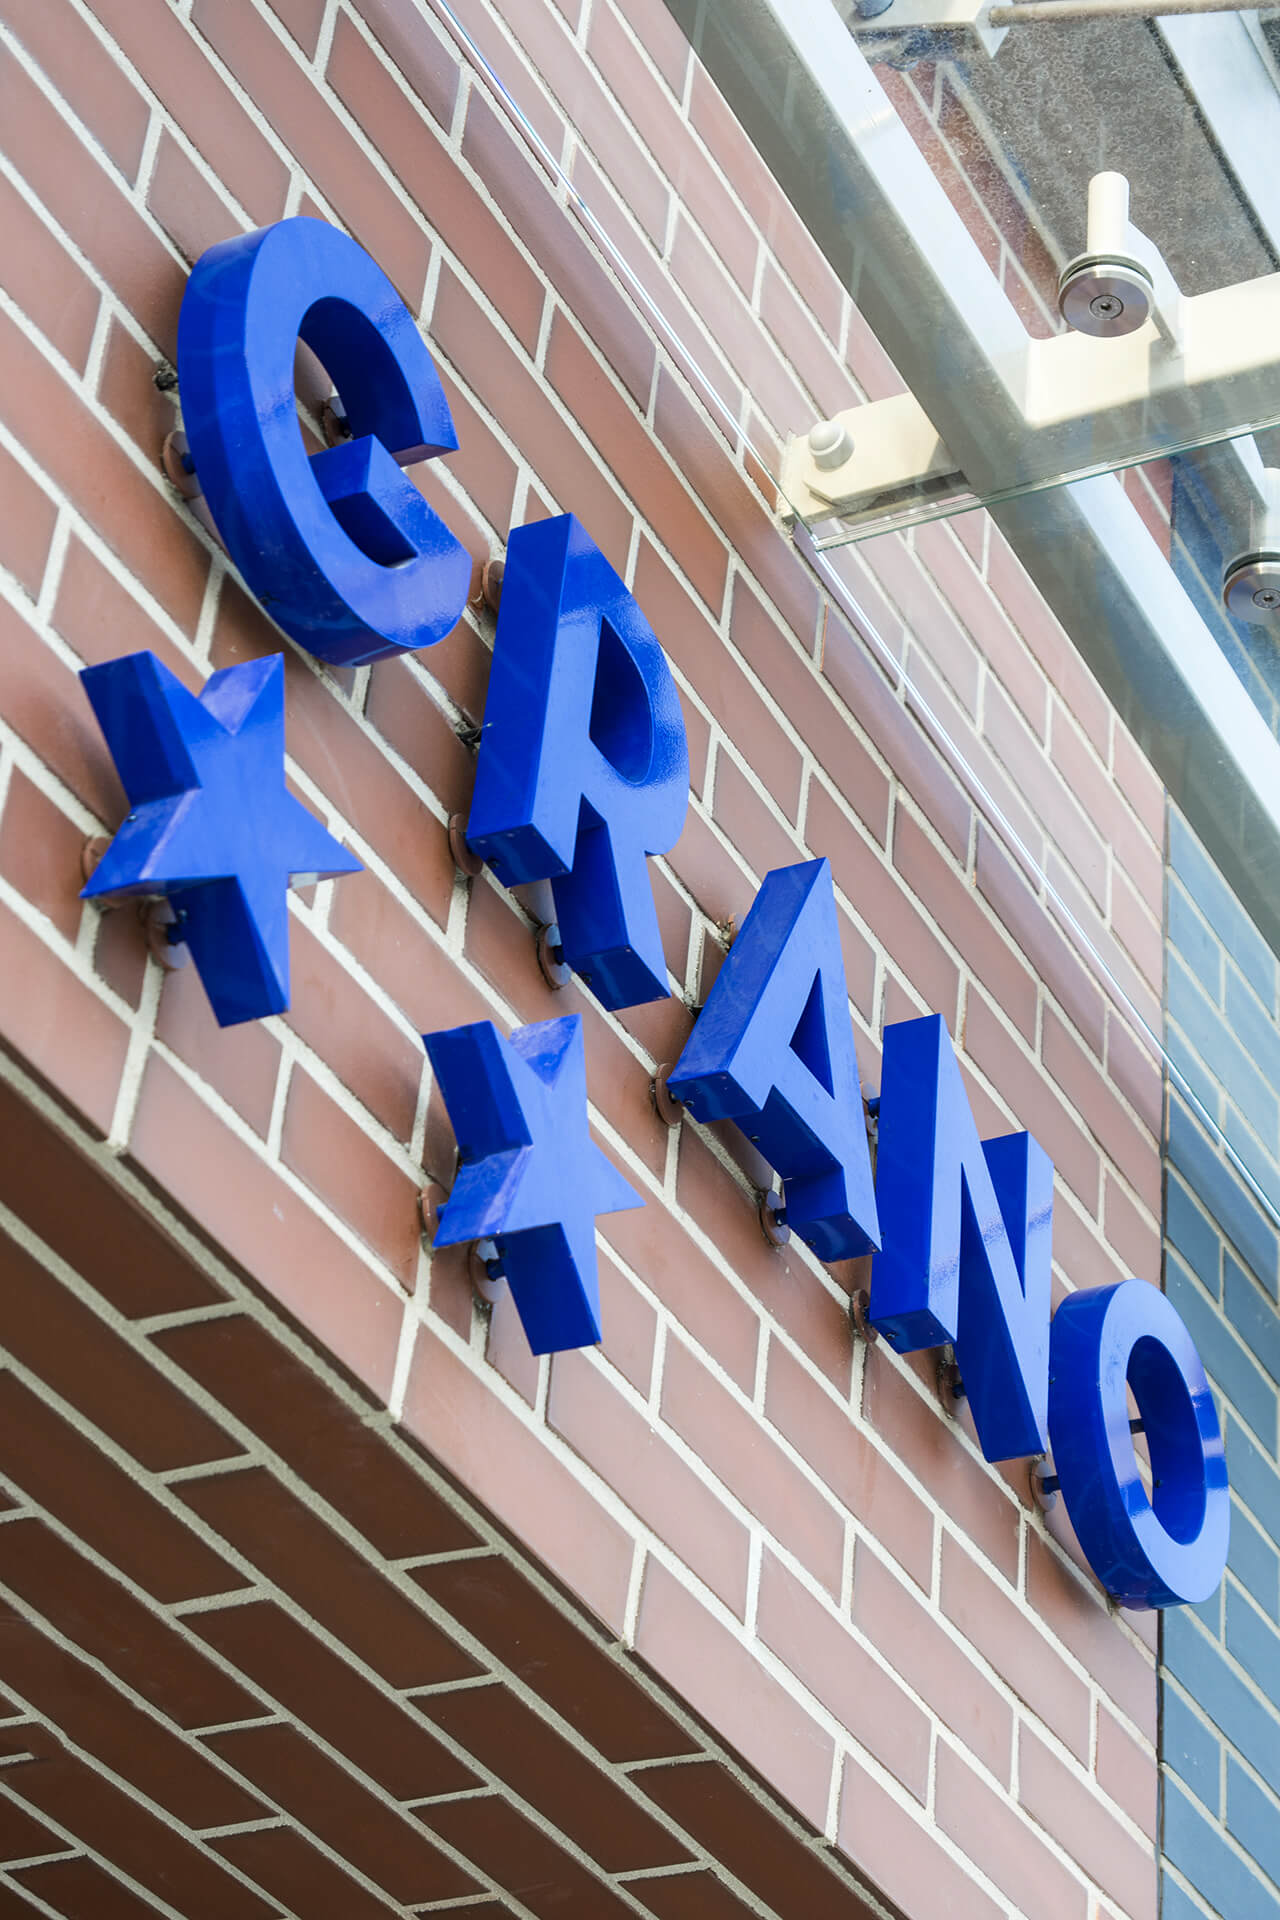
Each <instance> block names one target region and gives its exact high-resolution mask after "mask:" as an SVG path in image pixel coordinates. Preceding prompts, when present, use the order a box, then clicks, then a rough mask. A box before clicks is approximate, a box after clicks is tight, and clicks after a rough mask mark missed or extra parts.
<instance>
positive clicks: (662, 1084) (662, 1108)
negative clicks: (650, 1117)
mask: <svg viewBox="0 0 1280 1920" xmlns="http://www.w3.org/2000/svg"><path fill="white" fill-rule="evenodd" d="M671 1072H672V1066H671V1062H670V1061H669V1060H668V1061H664V1062H663V1064H662V1066H660V1067H659V1068H658V1071H657V1072H656V1073H655V1074H654V1076H653V1079H652V1080H651V1081H650V1082H649V1092H650V1094H651V1095H652V1098H653V1107H654V1112H655V1113H656V1114H657V1116H658V1118H659V1120H661V1122H662V1124H663V1126H664V1127H678V1126H679V1125H680V1122H681V1121H682V1120H683V1119H684V1101H683V1100H677V1099H676V1097H675V1095H674V1094H673V1093H671V1092H669V1091H668V1088H667V1075H668V1074H669V1073H671Z"/></svg>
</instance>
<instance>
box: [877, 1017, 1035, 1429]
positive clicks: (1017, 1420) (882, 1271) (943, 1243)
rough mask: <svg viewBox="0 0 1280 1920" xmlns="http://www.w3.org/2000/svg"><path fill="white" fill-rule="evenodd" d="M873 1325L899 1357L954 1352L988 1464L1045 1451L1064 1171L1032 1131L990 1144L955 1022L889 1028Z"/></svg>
mask: <svg viewBox="0 0 1280 1920" xmlns="http://www.w3.org/2000/svg"><path fill="white" fill-rule="evenodd" d="M876 1199H877V1201H878V1203H879V1207H880V1227H881V1235H882V1244H881V1251H880V1252H879V1253H878V1254H877V1255H876V1257H875V1260H874V1262H873V1264H872V1269H871V1314H870V1318H871V1320H872V1322H873V1324H874V1325H875V1326H876V1327H878V1328H879V1330H880V1332H881V1333H882V1334H883V1335H884V1336H885V1338H886V1339H887V1340H888V1341H889V1344H890V1345H891V1346H892V1347H894V1348H895V1349H896V1350H897V1351H898V1352H899V1353H913V1352H915V1351H916V1350H917V1349H918V1348H921V1347H936V1346H940V1345H943V1344H944V1343H945V1342H947V1341H951V1342H952V1343H954V1346H955V1350H956V1359H957V1361H958V1363H959V1367H960V1372H961V1374H962V1376H963V1378H964V1385H965V1391H966V1393H967V1394H968V1396H969V1402H970V1405H971V1406H972V1408H973V1418H974V1424H975V1425H976V1427H977V1429H978V1438H979V1440H980V1442H981V1444H982V1451H983V1453H984V1454H985V1455H986V1457H987V1459H988V1460H1012V1459H1017V1458H1020V1457H1021V1456H1023V1455H1026V1454H1033V1453H1042V1452H1043V1451H1044V1449H1045V1445H1046V1441H1047V1431H1048V1430H1047V1400H1048V1362H1049V1310H1050V1303H1051V1293H1050V1267H1051V1261H1052V1237H1053V1164H1052V1162H1051V1161H1050V1159H1049V1157H1048V1155H1047V1154H1046V1153H1045V1152H1044V1150H1043V1148H1041V1147H1040V1146H1039V1145H1037V1143H1036V1141H1035V1140H1033V1139H1032V1137H1031V1135H1030V1134H1029V1133H1015V1134H1007V1135H1005V1136H1004V1137H1003V1138H1001V1139H998V1140H986V1141H980V1140H979V1138H978V1130H977V1127H976V1126H975V1124H974V1119H973V1114H972V1112H971V1111H970V1108H969V1101H968V1097H967V1095H966V1093H965V1090H964V1082H963V1080H962V1079H961V1077H960V1068H959V1065H958V1064H957V1061H956V1056H955V1050H954V1048H953V1047H952V1044H951V1036H950V1035H949V1033H948V1032H947V1027H946V1022H945V1021H944V1020H942V1019H941V1018H940V1017H939V1016H938V1015H937V1014H930V1015H927V1016H926V1017H925V1018H924V1019H921V1020H902V1021H899V1022H897V1023H896V1024H895V1025H893V1026H890V1027H886V1028H885V1033H884V1062H883V1068H882V1080H881V1089H880V1136H879V1146H878V1151H877V1157H876Z"/></svg>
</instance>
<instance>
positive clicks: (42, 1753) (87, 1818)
mask: <svg viewBox="0 0 1280 1920" xmlns="http://www.w3.org/2000/svg"><path fill="white" fill-rule="evenodd" d="M41 1736H43V1737H41ZM34 1739H35V1740H36V1742H37V1745H38V1757H37V1759H36V1760H35V1761H34V1762H27V1763H25V1764H23V1765H19V1766H10V1767H6V1769H5V1784H6V1785H7V1786H8V1787H10V1788H11V1789H12V1790H13V1791H15V1792H16V1793H18V1794H20V1795H21V1796H22V1798H23V1799H25V1800H28V1801H30V1802H32V1803H33V1804H34V1805H35V1806H37V1807H39V1809H40V1811H41V1812H42V1813H44V1814H45V1815H46V1816H47V1817H48V1818H49V1819H51V1820H56V1821H57V1822H58V1823H59V1825H61V1826H64V1827H66V1828H67V1830H68V1831H69V1832H71V1833H74V1834H76V1835H77V1836H78V1837H79V1839H80V1840H81V1841H83V1843H84V1844H85V1845H86V1846H88V1847H91V1848H92V1849H93V1850H94V1852H95V1853H98V1854H100V1855H101V1856H102V1858H103V1859H104V1860H106V1861H108V1862H109V1863H110V1864H111V1865H113V1866H117V1867H119V1868H120V1870H121V1871H122V1872H123V1873H125V1874H127V1875H128V1876H129V1878H130V1879H132V1880H135V1881H136V1882H137V1883H138V1884H139V1885H140V1886H143V1887H145V1888H147V1889H148V1890H149V1891H151V1892H153V1893H155V1894H156V1895H157V1896H158V1897H159V1898H160V1900H162V1901H163V1902H165V1904H166V1905H168V1906H169V1907H170V1908H171V1909H172V1910H174V1911H176V1912H178V1913H181V1914H183V1915H184V1916H185V1920H228V1916H229V1915H232V1914H234V1915H235V1920H271V1915H272V1911H273V1909H272V1908H271V1907H270V1906H269V1905H268V1904H267V1902H266V1901H265V1900H262V1899H260V1898H259V1897H258V1895H257V1894H256V1893H255V1892H254V1891H253V1890H252V1888H250V1887H247V1886H246V1885H245V1884H244V1882H243V1881H239V1880H235V1879H233V1878H232V1877H231V1875H230V1874H228V1873H227V1872H226V1871H225V1869H224V1868H223V1867H222V1865H221V1864H220V1862H219V1861H218V1860H217V1859H216V1858H215V1857H214V1855H212V1854H211V1853H209V1852H208V1851H207V1850H206V1849H205V1848H203V1847H201V1846H198V1845H193V1844H192V1842H191V1841H190V1840H188V1839H187V1838H186V1836H185V1835H184V1834H182V1833H181V1832H180V1831H179V1830H178V1828H177V1827H176V1826H175V1825H174V1823H173V1822H172V1821H170V1820H163V1819H159V1818H157V1817H156V1816H155V1815H154V1814H151V1813H148V1812H147V1811H146V1810H145V1809H144V1808H143V1807H142V1806H140V1805H139V1803H138V1801H137V1800H136V1799H135V1798H133V1797H132V1795H130V1794H127V1793H124V1792H122V1790H121V1789H120V1788H119V1787H117V1786H115V1785H114V1784H113V1783H112V1782H111V1781H110V1780H108V1779H106V1778H105V1777H104V1776H103V1775H102V1774H101V1773H98V1772H96V1771H95V1770H94V1769H93V1768H92V1767H89V1766H87V1765H86V1764H85V1763H84V1762H83V1761H81V1760H79V1759H75V1758H73V1757H72V1756H71V1755H70V1754H67V1753H64V1752H63V1750H62V1749H61V1748H60V1747H59V1746H58V1745H57V1743H56V1742H55V1741H53V1740H51V1739H50V1738H49V1736H48V1735H47V1734H44V1733H43V1729H39V1730H38V1731H37V1733H36V1734H35V1736H34ZM33 1878H34V1876H33ZM50 1891H51V1892H52V1891H53V1889H52V1887H50ZM94 1891H95V1893H97V1892H99V1891H100V1889H94ZM98 1911H99V1909H98V1908H97V1907H96V1906H93V1907H90V1908H89V1909H87V1914H88V1913H97V1912H98ZM134 1911H135V1912H136V1911H137V1909H136V1906H135V1909H134ZM87 1914H86V1920H87ZM121 1920H124V1916H121ZM130 1920H132V1916H130Z"/></svg>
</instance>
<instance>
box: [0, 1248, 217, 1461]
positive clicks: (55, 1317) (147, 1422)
mask: <svg viewBox="0 0 1280 1920" xmlns="http://www.w3.org/2000/svg"><path fill="white" fill-rule="evenodd" d="M0 1264H2V1265H3V1270H4V1279H5V1284H4V1288H3V1295H2V1299H0V1341H2V1342H3V1345H4V1347H5V1349H6V1351H7V1352H8V1354H9V1355H10V1356H11V1357H13V1358H15V1359H17V1360H19V1361H21V1362H22V1363H23V1364H24V1365H25V1366H27V1367H29V1368H30V1369H31V1371H32V1372H34V1373H36V1374H38V1375H39V1377H40V1378H41V1379H42V1380H44V1381H45V1382H46V1384H47V1385H48V1386H50V1387H51V1388H52V1389H53V1390H54V1392H55V1393H57V1394H58V1395H59V1396H60V1397H61V1398H62V1399H64V1400H67V1401H69V1402H70V1403H71V1405H73V1406H75V1407H77V1408H78V1409H79V1411H80V1412H81V1413H82V1414H83V1415H84V1416H85V1417H86V1419H88V1420H89V1421H90V1422H92V1423H93V1424H94V1425H95V1426H96V1427H98V1428H99V1429H100V1430H101V1431H102V1432H103V1433H105V1434H107V1435H108V1436H109V1437H110V1438H111V1439H112V1440H114V1441H115V1442H116V1444H117V1445H118V1446H120V1447H122V1448H124V1450H125V1451H126V1452H127V1453H130V1454H132V1455H133V1457H134V1459H135V1460H137V1461H139V1462H140V1463H141V1465H142V1466H144V1467H146V1468H148V1469H150V1470H152V1471H155V1472H160V1471H163V1470H165V1469H168V1468H173V1467H189V1466H195V1465H199V1464H201V1463H204V1462H208V1461H211V1460H225V1459H228V1458H229V1457H230V1456H232V1455H233V1454H236V1453H238V1452H239V1451H240V1449H239V1447H238V1445H237V1444H236V1442H235V1441H234V1440H232V1439H231V1437H230V1435H229V1434H227V1433H226V1432H225V1431H224V1430H223V1429H222V1428H221V1427H220V1426H218V1425H217V1424H216V1423H215V1422H214V1421H213V1420H211V1419H210V1418H209V1417H208V1415H207V1414H205V1413H203V1412H201V1410H200V1409H199V1408H198V1407H196V1406H195V1405H193V1404H192V1402H190V1401H189V1400H187V1399H186V1397H185V1396H184V1395H183V1394H182V1393H181V1392H179V1390H178V1389H177V1388H176V1387H174V1386H173V1385H171V1384H170V1382H169V1381H168V1380H167V1379H166V1378H165V1377H164V1375H163V1374H161V1373H160V1372H159V1371H158V1370H157V1369H156V1368H155V1367H154V1366H152V1365H151V1364H150V1363H149V1362H148V1361H147V1360H146V1359H145V1358H144V1357H143V1356H142V1355H140V1354H138V1353H137V1352H135V1350H134V1349H133V1348H131V1347H129V1346H127V1345H126V1344H125V1343H124V1342H123V1341H122V1340H118V1339H116V1338H115V1337H114V1336H113V1334H112V1333H111V1331H110V1328H109V1326H108V1324H107V1323H106V1322H104V1321H103V1320H101V1319H100V1318H99V1317H98V1315H97V1314H96V1313H94V1312H93V1311H92V1310H91V1309H90V1308H89V1307H87V1306H85V1305H84V1304H83V1303H82V1302H81V1301H79V1300H77V1299H76V1297H75V1295H74V1294H72V1293H71V1292H69V1291H68V1290H67V1289H66V1288H65V1287H62V1286H60V1285H58V1284H57V1283H56V1282H55V1281H53V1280H52V1279H51V1278H50V1276H49V1274H48V1273H47V1272H46V1271H45V1269H44V1268H43V1267H42V1266H39V1265H38V1264H37V1263H36V1261H35V1260H34V1259H33V1258H32V1257H31V1255H30V1254H29V1253H27V1252H26V1251H25V1250H24V1249H23V1248H22V1247H20V1246H19V1245H18V1243H17V1242H16V1241H14V1240H12V1239H10V1238H9V1236H8V1235H7V1234H0Z"/></svg>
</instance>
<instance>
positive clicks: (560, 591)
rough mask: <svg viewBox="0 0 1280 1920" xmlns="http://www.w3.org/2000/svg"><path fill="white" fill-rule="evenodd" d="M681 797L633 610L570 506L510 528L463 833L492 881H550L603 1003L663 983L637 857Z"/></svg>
mask: <svg viewBox="0 0 1280 1920" xmlns="http://www.w3.org/2000/svg"><path fill="white" fill-rule="evenodd" d="M688 804H689V749H688V743H687V741H686V738H685V730H684V716H683V714H682V713H681V711H680V700H679V696H678V695H677V693H676V689H675V682H674V681H673V680H672V678H671V669H670V668H669V667H668V665H667V661H666V656H665V655H664V653H663V651H662V648H661V647H660V646H659V645H658V642H657V640H656V639H655V637H654V634H653V630H652V628H651V627H650V625H649V623H648V621H647V620H646V619H645V617H644V615H643V614H642V613H641V611H640V609H639V607H638V606H637V605H636V602H635V601H634V599H633V598H632V596H631V595H630V593H628V591H627V589H626V587H624V586H623V584H622V582H621V580H619V578H618V576H617V574H616V573H615V572H614V570H613V568H612V567H611V566H610V565H609V562H608V561H607V560H606V559H605V557H604V555H603V554H602V553H601V552H600V550H599V548H598V547H597V546H596V545H595V543H594V541H593V540H592V539H591V537H590V535H589V534H588V533H587V532H586V530H585V528H584V527H582V526H581V525H580V524H579V522H578V521H577V520H575V519H574V517H573V515H572V514H568V513H566V514H562V515H561V516H560V517H559V518H557V519H554V520H539V521H536V522H535V523H534V524H533V525H532V526H527V527H517V528H515V529H514V531H513V532H512V534H511V538H510V541H509V543H508V546H507V565H506V572H505V573H504V575H503V581H502V609H501V612H500V614H499V617H498V631H497V637H496V639H495V641H494V648H493V669H492V671H491V673H490V676H489V691H488V695H487V697H486V700H485V709H484V727H483V731H482V733H481V739H480V758H479V762H478V764H477V767H476V785H475V797H474V799H473V801H472V804H471V817H470V819H469V821H468V823H467V839H468V840H469V841H470V843H471V845H472V847H473V848H474V849H475V851H476V852H477V853H478V854H480V855H481V856H482V857H483V858H484V859H485V860H487V861H488V862H489V865H490V866H491V867H492V868H493V870H494V872H495V873H496V874H497V876H498V878H499V879H500V880H501V881H503V883H504V884H505V885H507V886H509V887H510V886H518V885H519V884H520V883H521V882H522V881H529V880H550V881H551V883H552V892H553V895H554V898H555V904H556V918H557V920H558V922H559V926H560V938H561V942H562V944H563V947H564V956H565V959H566V960H567V961H568V963H569V965H570V966H571V967H573V968H574V969H575V970H576V971H577V972H579V973H581V974H582V975H583V977H584V978H586V979H589V981H590V985H591V987H592V990H593V991H594V993H595V995H596V998H597V999H598V1000H599V1001H600V1002H601V1003H602V1004H603V1005H604V1006H606V1007H610V1008H614V1007H632V1006H636V1005H638V1004H639V1003H640V1002H641V1001H644V1000H663V999H665V998H666V995H667V991H668V989H667V966H666V961H665V959H664V957H663V952H662V938H661V935H660V933H659V931H658V916H657V911H656V909H655V907H654V904H653V892H652V889H651V888H650V885H649V875H648V870H647V868H646V865H645V859H646V856H647V855H648V854H651V853H666V852H667V851H668V850H669V849H670V848H671V847H673V846H674V845H675V843H676V841H677V840H678V839H679V837H680V830H681V828H682V827H683V825H684V817H685V812H686V810H687V808H688Z"/></svg>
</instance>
